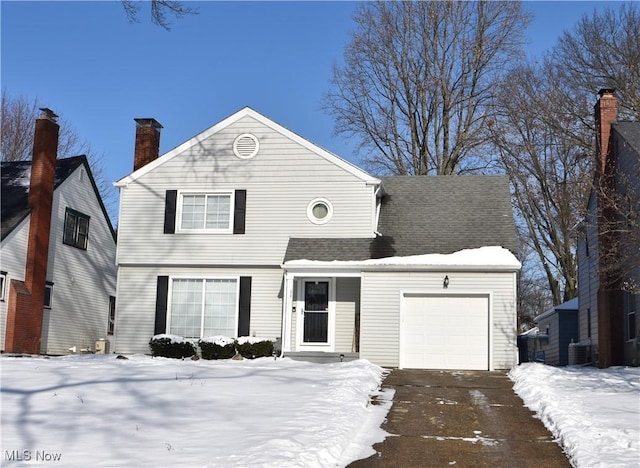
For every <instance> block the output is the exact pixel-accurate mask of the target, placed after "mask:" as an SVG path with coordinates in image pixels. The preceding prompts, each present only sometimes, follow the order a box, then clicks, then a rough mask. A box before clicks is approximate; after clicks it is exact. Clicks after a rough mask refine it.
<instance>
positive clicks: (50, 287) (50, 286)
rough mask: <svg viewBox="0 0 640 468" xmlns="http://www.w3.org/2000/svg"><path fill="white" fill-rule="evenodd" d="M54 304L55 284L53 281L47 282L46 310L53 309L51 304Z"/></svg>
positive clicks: (45, 290) (45, 294)
mask: <svg viewBox="0 0 640 468" xmlns="http://www.w3.org/2000/svg"><path fill="white" fill-rule="evenodd" d="M52 303H53V283H52V282H51V281H47V284H45V286H44V308H45V309H51V304H52Z"/></svg>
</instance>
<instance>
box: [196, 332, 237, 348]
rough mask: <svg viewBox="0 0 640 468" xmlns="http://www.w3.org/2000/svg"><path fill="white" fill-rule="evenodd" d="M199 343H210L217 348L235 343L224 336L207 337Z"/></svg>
mask: <svg viewBox="0 0 640 468" xmlns="http://www.w3.org/2000/svg"><path fill="white" fill-rule="evenodd" d="M200 341H202V342H203V343H212V344H215V345H218V346H228V345H230V344H233V343H235V339H234V338H229V337H228V336H224V335H215V336H208V337H206V338H202V340H200Z"/></svg>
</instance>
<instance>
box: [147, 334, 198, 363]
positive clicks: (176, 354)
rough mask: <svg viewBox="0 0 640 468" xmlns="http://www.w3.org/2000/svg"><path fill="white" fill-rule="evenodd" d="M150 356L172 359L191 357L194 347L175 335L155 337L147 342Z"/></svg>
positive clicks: (194, 350) (194, 351)
mask: <svg viewBox="0 0 640 468" xmlns="http://www.w3.org/2000/svg"><path fill="white" fill-rule="evenodd" d="M149 348H151V355H152V356H161V357H168V358H174V359H182V358H186V357H191V356H193V355H194V354H196V347H195V346H194V345H193V343H191V342H190V341H187V340H185V339H184V338H182V337H181V336H176V335H165V334H162V335H155V336H153V337H151V340H149Z"/></svg>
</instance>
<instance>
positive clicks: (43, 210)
mask: <svg viewBox="0 0 640 468" xmlns="http://www.w3.org/2000/svg"><path fill="white" fill-rule="evenodd" d="M40 110H41V111H42V114H41V115H40V117H39V118H38V119H37V120H36V129H35V135H34V138H33V157H32V161H31V180H30V185H29V208H30V209H31V213H30V220H29V238H28V241H27V255H26V264H25V278H24V281H18V280H12V281H11V284H10V286H9V304H8V308H7V326H6V334H5V351H7V352H14V353H28V354H39V353H40V342H41V338H42V316H43V309H44V294H45V284H46V281H47V261H48V257H49V235H50V231H51V208H52V205H53V188H54V183H55V172H56V158H57V152H58V132H59V126H58V124H57V123H56V119H57V117H58V116H57V115H56V114H55V113H54V112H53V111H52V110H51V109H47V108H42V109H40Z"/></svg>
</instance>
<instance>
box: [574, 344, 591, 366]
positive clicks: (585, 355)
mask: <svg viewBox="0 0 640 468" xmlns="http://www.w3.org/2000/svg"><path fill="white" fill-rule="evenodd" d="M589 348H590V346H589V345H585V344H580V343H569V365H570V366H580V365H582V364H587V363H588V362H590V354H591V353H589Z"/></svg>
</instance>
